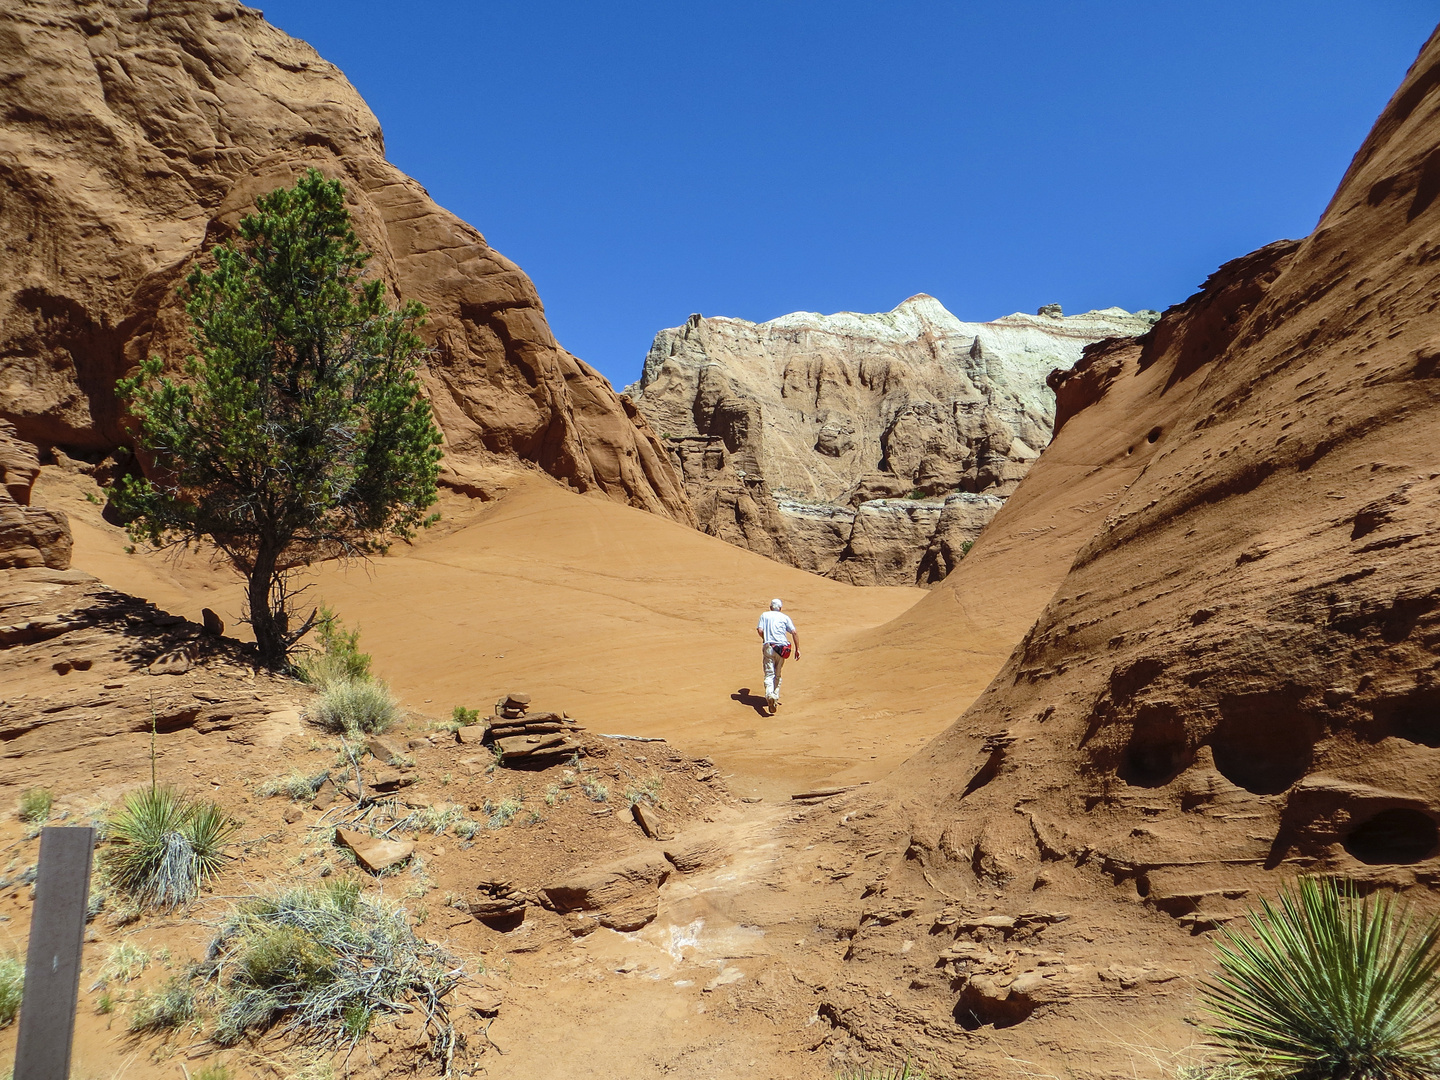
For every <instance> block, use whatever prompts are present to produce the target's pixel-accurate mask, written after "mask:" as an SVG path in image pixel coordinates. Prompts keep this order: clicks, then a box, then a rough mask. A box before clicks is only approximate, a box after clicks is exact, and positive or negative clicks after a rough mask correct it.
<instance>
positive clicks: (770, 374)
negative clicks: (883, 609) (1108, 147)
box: [625, 294, 1157, 584]
mask: <svg viewBox="0 0 1440 1080" xmlns="http://www.w3.org/2000/svg"><path fill="white" fill-rule="evenodd" d="M1042 310H1043V311H1044V312H1045V313H1044V314H1037V315H1020V314H1016V315H1008V316H1006V317H1005V318H1003V319H997V320H995V321H994V322H985V323H969V322H962V321H961V320H959V319H957V318H956V317H955V316H954V315H952V314H951V313H950V312H949V311H947V310H946V309H945V307H944V306H943V305H942V304H941V303H940V302H939V301H938V300H936V299H935V298H934V297H931V296H925V295H923V294H922V295H920V296H913V297H911V298H910V299H909V300H906V301H905V302H904V303H903V304H901V305H900V306H899V307H897V308H896V309H895V310H894V311H891V312H887V313H884V314H878V315H861V314H856V313H853V312H840V313H839V314H835V315H819V314H816V313H813V312H796V313H795V314H792V315H784V316H781V317H780V318H778V319H772V320H771V321H769V322H764V323H752V322H748V321H746V320H744V319H726V318H708V319H707V318H702V317H701V316H699V315H692V316H691V317H690V319H689V320H688V321H687V322H686V323H685V325H684V326H680V327H675V328H673V329H669V330H662V331H660V333H659V334H657V335H656V336H655V341H654V344H653V345H652V346H651V348H650V352H649V354H648V355H647V356H646V358H645V367H644V371H643V372H642V374H641V376H640V380H639V381H638V382H636V383H635V384H633V385H632V386H630V387H628V388H627V389H626V391H625V393H626V394H628V395H629V396H630V397H631V398H632V399H633V400H634V402H635V404H636V405H637V406H638V407H639V409H640V411H641V412H642V413H643V414H644V415H645V417H646V419H647V420H649V421H650V424H651V426H652V427H653V428H654V429H655V430H656V431H658V432H660V433H661V435H662V437H663V440H664V441H665V442H666V443H667V445H668V446H669V448H670V452H671V455H672V457H673V458H674V459H675V461H676V463H677V464H678V465H679V466H680V468H681V470H682V472H683V474H684V477H685V483H686V488H687V491H688V493H689V495H690V499H691V502H692V504H693V505H694V507H695V511H696V515H697V517H698V519H699V521H700V524H701V528H703V529H705V530H706V531H707V532H710V533H712V534H714V535H717V536H720V537H723V538H724V539H727V540H730V541H732V542H734V543H737V544H740V545H741V546H743V547H747V548H750V549H751V550H754V551H758V552H760V553H761V554H764V555H768V556H770V557H772V558H776V559H779V560H781V561H784V562H788V563H792V564H793V565H796V566H800V567H802V568H804V569H807V570H812V571H814V572H816V573H821V574H827V575H829V576H831V577H835V578H838V579H840V580H845V581H853V582H856V583H867V584H901V583H904V584H909V583H912V582H915V581H916V580H920V581H922V582H926V581H934V580H938V579H939V577H943V576H944V573H946V572H948V571H949V569H950V568H951V567H952V566H953V560H954V559H956V558H958V557H959V546H960V544H962V543H963V542H964V540H965V539H970V540H973V539H974V536H975V535H977V534H978V532H979V530H980V528H982V527H983V526H984V524H985V522H986V521H988V520H989V519H990V517H993V516H994V512H995V510H997V509H998V508H999V506H1000V504H1001V501H1002V499H1003V497H1004V496H1005V495H1007V494H1009V493H1010V492H1011V491H1013V490H1014V488H1015V485H1016V484H1018V483H1019V481H1020V478H1021V477H1022V476H1024V475H1025V473H1026V471H1027V470H1028V469H1029V467H1030V463H1031V462H1032V461H1034V460H1035V458H1036V457H1038V456H1039V453H1040V451H1041V450H1042V449H1043V448H1044V447H1045V445H1046V444H1047V443H1048V442H1049V441H1050V433H1051V428H1052V426H1053V423H1054V418H1055V399H1054V395H1053V394H1052V393H1051V391H1050V390H1049V388H1048V387H1047V386H1046V385H1045V378H1046V376H1047V375H1048V374H1049V373H1050V372H1051V371H1052V370H1054V369H1055V368H1069V367H1071V366H1072V365H1073V364H1074V363H1075V361H1076V360H1078V359H1079V358H1080V354H1081V351H1082V350H1083V349H1084V347H1085V346H1086V345H1088V344H1090V343H1092V342H1095V341H1100V340H1103V339H1105V338H1111V337H1130V336H1134V335H1137V334H1141V333H1144V332H1145V331H1146V330H1148V329H1149V328H1150V326H1151V325H1152V324H1153V322H1154V321H1155V318H1156V317H1157V316H1156V314H1155V313H1154V312H1140V313H1138V314H1131V313H1130V312H1127V311H1124V310H1122V309H1120V308H1107V309H1105V310H1104V311H1091V312H1087V313H1085V314H1084V315H1073V316H1069V317H1066V316H1062V315H1061V314H1060V313H1059V309H1058V307H1055V306H1051V307H1047V308H1045V309H1042ZM957 495H964V496H968V497H969V500H968V501H967V500H966V499H956V498H955V496H957ZM981 495H983V496H986V498H984V499H979V500H976V499H975V498H974V497H975V496H981ZM952 504H953V505H952ZM942 520H944V521H945V522H946V525H945V526H944V529H943V530H942V531H943V532H944V534H945V535H944V537H942V538H938V539H937V529H940V528H941V522H942ZM947 545H948V546H947ZM932 549H933V550H932ZM927 553H929V555H928V557H927Z"/></svg>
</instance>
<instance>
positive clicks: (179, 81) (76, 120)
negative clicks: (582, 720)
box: [0, 0, 693, 522]
mask: <svg viewBox="0 0 1440 1080" xmlns="http://www.w3.org/2000/svg"><path fill="white" fill-rule="evenodd" d="M0 107H3V110H4V120H3V123H0V235H3V237H4V239H5V243H4V245H3V246H0V417H3V418H6V419H9V420H11V421H12V422H13V423H14V424H15V426H16V428H17V429H18V431H19V434H20V436H21V438H24V439H27V440H29V441H31V442H34V443H37V444H40V445H46V444H50V445H60V446H64V447H68V448H70V449H71V450H86V451H92V452H95V453H101V454H103V453H104V452H107V451H111V450H113V449H115V448H116V447H118V446H120V445H122V444H124V443H125V441H126V434H125V430H124V425H123V422H122V419H123V418H122V416H121V414H120V410H119V408H118V405H117V403H116V400H115V397H114V393H113V387H114V383H115V380H116V378H117V377H119V376H121V375H123V374H125V373H126V372H127V371H129V370H131V369H132V368H133V367H134V366H135V364H136V363H137V362H138V361H139V360H140V359H141V358H142V357H143V356H144V355H146V354H147V353H152V352H153V353H160V354H161V355H163V356H165V357H167V358H168V359H172V360H179V359H180V358H182V357H183V356H184V355H185V352H186V351H187V349H188V347H189V343H188V340H187V337H186V332H185V326H184V319H183V313H182V312H181V311H180V309H179V306H178V302H177V300H176V297H175V286H176V285H177V284H178V283H179V282H180V281H181V280H182V279H183V277H184V275H185V273H186V272H187V271H188V269H189V267H190V265H191V263H192V261H193V260H194V259H195V258H196V257H197V256H198V255H199V254H201V253H202V252H203V251H205V250H208V248H209V247H210V246H211V245H213V244H214V243H215V242H217V241H218V240H220V239H223V238H224V237H225V235H226V234H227V232H228V230H230V229H232V228H233V226H234V224H235V222H237V221H238V219H239V217H240V216H241V215H242V214H243V213H245V212H246V211H247V210H248V209H249V208H250V207H251V205H252V203H253V200H254V197H255V196H256V195H257V194H259V193H262V192H264V191H267V190H269V189H271V188H274V187H277V186H279V185H282V184H286V183H289V182H291V181H292V180H293V178H294V177H295V176H296V175H297V174H298V173H299V172H300V171H302V170H303V169H304V168H306V167H308V166H312V165H313V166H315V167H317V168H319V169H320V170H321V171H322V172H325V173H326V174H327V175H330V176H335V177H339V178H340V179H341V180H343V181H344V182H345V185H346V187H347V189H348V191H349V192H350V197H351V211H352V213H353V215H354V218H355V223H356V228H357V231H358V232H359V234H360V237H361V239H362V241H363V242H364V243H365V244H366V245H367V246H368V247H369V248H370V249H371V250H372V251H374V252H375V255H376V257H375V259H374V260H372V262H371V272H372V273H375V274H377V275H379V276H380V277H382V278H384V279H385V280H386V282H387V283H388V284H389V285H390V286H391V287H392V288H393V290H394V291H395V292H396V293H397V294H398V295H400V296H402V297H404V298H406V299H415V300H419V301H421V302H423V303H424V304H425V305H426V306H427V307H428V308H429V309H430V324H429V327H428V328H427V330H426V333H427V334H428V335H429V337H430V339H431V340H432V341H433V344H434V347H435V348H434V353H433V355H432V357H431V359H430V361H429V364H428V366H427V369H426V371H425V374H424V381H425V386H426V389H427V390H428V392H429V394H430V397H431V400H432V401H433V403H434V407H435V413H436V417H437V419H438V421H439V423H440V426H441V428H442V429H443V431H444V434H445V440H446V452H447V459H446V465H447V471H446V474H445V478H446V479H448V480H449V481H450V482H451V483H453V484H455V485H456V486H458V487H461V488H462V489H463V488H465V487H467V486H468V484H467V476H468V475H469V473H470V472H471V471H472V470H473V469H474V468H475V467H476V466H478V465H482V464H484V463H486V462H491V461H501V462H504V461H510V462H513V461H515V460H517V459H518V460H520V461H524V462H530V463H533V464H535V465H537V466H539V467H540V468H542V469H544V470H545V471H546V472H548V473H550V474H551V475H552V476H555V477H557V478H559V479H560V480H563V481H564V482H566V483H568V484H569V485H570V486H572V487H574V488H575V489H577V490H579V491H599V492H603V493H605V494H606V495H609V496H610V497H612V498H615V499H618V500H620V501H622V502H626V503H629V504H630V505H633V506H638V507H643V508H645V509H647V510H651V511H653V512H655V513H659V514H664V515H667V516H670V517H674V518H677V519H678V520H681V521H687V522H689V521H692V520H693V517H692V515H691V513H690V510H689V507H688V504H687V503H686V500H685V495H684V491H683V487H682V485H681V484H680V481H679V479H678V477H677V476H676V475H675V472H674V470H673V468H672V466H671V465H670V463H669V461H668V458H667V456H666V454H665V453H664V451H663V450H662V449H660V447H659V445H658V443H657V441H656V439H655V437H654V436H653V435H652V433H651V432H650V430H649V428H648V427H647V426H646V424H645V422H644V421H643V420H642V419H640V418H639V416H638V414H637V413H636V412H635V410H634V408H633V406H630V405H629V404H628V403H627V402H624V401H622V400H621V399H620V398H618V397H617V396H616V394H615V393H614V392H613V391H612V390H611V388H610V386H609V384H608V383H607V382H606V381H605V380H604V379H603V378H602V377H601V376H600V375H599V374H598V373H597V372H595V371H594V370H593V369H592V368H590V367H589V366H587V365H586V364H585V363H584V362H583V361H581V360H578V359H577V358H575V357H574V356H571V355H570V354H569V353H568V352H566V351H565V350H564V349H562V348H561V347H560V346H559V345H558V344H557V343H556V341H555V338H554V336H553V335H552V334H551V332H550V329H549V326H548V325H547V324H546V321H545V314H544V309H543V307H542V305H541V303H540V299H539V297H538V296H537V295H536V292H535V287H534V285H533V284H532V283H531V282H530V279H529V278H527V277H526V276H525V274H524V273H523V272H522V271H521V270H520V269H519V268H518V267H517V266H515V264H514V263H512V262H510V261H509V260H508V259H506V258H505V257H504V256H503V255H501V254H500V253H499V252H496V251H495V250H493V249H492V248H491V247H490V246H489V245H488V244H486V242H485V238H484V237H483V236H481V235H480V233H479V232H478V231H477V230H475V229H474V228H472V227H471V226H469V225H467V224H466V223H465V222H463V221H460V220H459V219H458V218H456V217H455V216H454V215H452V214H449V213H447V212H446V211H445V210H443V209H442V208H440V207H439V206H437V205H436V204H435V203H434V202H433V201H432V200H431V199H430V197H429V196H428V195H427V194H426V192H425V190H424V188H422V187H421V186H420V185H419V184H417V183H416V182H415V181H414V180H412V179H410V178H409V177H407V176H405V175H404V174H403V173H401V172H400V171H399V170H398V169H396V168H395V167H394V166H393V165H391V164H389V163H388V162H387V161H386V160H385V156H384V142H383V138H382V135H381V132H380V126H379V123H378V122H377V121H376V119H375V117H374V115H373V114H372V113H371V112H370V110H369V108H368V107H367V106H366V105H365V103H364V101H362V100H361V98H360V96H359V95H358V94H357V93H356V92H355V90H354V88H353V87H351V86H350V84H349V83H348V82H346V81H345V78H344V76H343V75H342V74H341V73H340V72H339V71H338V70H337V69H336V68H335V67H334V66H333V65H331V64H329V63H326V62H325V61H324V60H322V59H321V58H320V57H319V56H318V55H317V54H316V53H315V51H314V50H313V49H311V48H310V46H308V45H306V44H305V43H304V42H301V41H297V40H295V39H293V38H290V37H288V36H287V35H285V34H284V33H282V32H280V31H279V30H277V29H275V28H274V27H272V26H270V25H268V24H267V23H266V22H265V21H264V19H263V18H262V16H261V15H260V13H259V12H258V11H255V10H253V9H250V8H246V7H243V6H241V5H237V4H234V3H227V2H222V0H186V2H183V3H181V2H167V0H154V2H150V3H141V2H130V0H103V2H94V3H83V4H75V3H68V2H62V0H18V2H16V3H13V4H9V5H6V6H5V8H4V10H3V11H0Z"/></svg>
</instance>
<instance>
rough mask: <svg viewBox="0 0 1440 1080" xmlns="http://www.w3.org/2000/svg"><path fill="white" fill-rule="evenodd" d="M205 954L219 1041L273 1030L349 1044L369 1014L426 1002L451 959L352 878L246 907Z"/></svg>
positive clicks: (446, 976) (443, 980)
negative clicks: (212, 960)
mask: <svg viewBox="0 0 1440 1080" xmlns="http://www.w3.org/2000/svg"><path fill="white" fill-rule="evenodd" d="M211 952H212V954H213V955H215V956H216V958H217V960H218V961H219V962H218V963H217V964H216V965H215V967H214V968H213V974H212V975H211V976H209V977H211V978H214V979H215V980H216V981H217V983H218V984H219V986H218V991H219V993H218V997H219V1002H220V1007H219V1012H218V1014H217V1016H216V1022H215V1033H214V1036H213V1037H214V1040H215V1041H216V1042H217V1043H219V1044H221V1045H234V1044H235V1043H237V1042H239V1041H240V1040H241V1039H243V1038H244V1037H245V1036H246V1034H247V1033H258V1032H263V1031H266V1030H269V1029H271V1028H274V1027H276V1026H277V1025H280V1026H282V1030H284V1031H286V1032H289V1033H292V1034H295V1035H297V1036H299V1037H303V1038H307V1039H318V1040H320V1041H322V1042H323V1041H328V1042H330V1043H335V1044H339V1043H344V1042H352V1043H353V1042H354V1040H355V1039H357V1038H359V1037H360V1036H361V1035H362V1034H364V1032H365V1031H366V1030H368V1027H369V1023H370V1020H369V1017H370V1016H371V1015H372V1014H374V1013H376V1012H380V1011H387V1012H388V1011H399V1010H400V1009H402V1008H405V1007H406V1006H405V1002H406V1001H407V1000H408V1001H411V1002H417V1003H420V1002H425V1003H428V1002H433V1001H434V1000H435V999H436V998H438V997H439V996H441V995H442V994H443V993H444V991H445V990H446V989H448V985H449V981H450V980H451V979H452V978H453V976H452V974H451V973H450V972H451V969H452V968H453V962H452V960H451V958H450V957H449V956H448V955H447V954H445V953H444V952H443V951H442V950H441V949H440V948H439V947H438V946H435V945H430V944H428V943H426V942H422V941H420V940H419V939H418V938H416V937H415V934H414V931H413V930H412V929H411V926H410V919H409V917H408V915H407V914H406V912H405V910H404V909H403V908H399V907H394V906H391V905H387V904H386V903H384V902H383V901H381V900H372V899H370V898H368V897H365V896H363V895H361V892H360V885H359V882H358V881H356V880H355V879H353V878H340V879H337V880H335V881H330V882H326V883H324V884H321V885H310V886H302V887H299V888H293V889H286V890H283V891H280V892H277V893H273V894H271V895H269V896H265V897H259V898H256V899H254V900H249V901H246V902H244V903H243V904H241V905H240V906H239V907H238V908H237V909H236V910H235V912H234V914H233V915H231V917H230V918H229V919H228V920H227V921H226V923H225V925H224V926H223V927H222V928H221V930H220V934H219V936H218V937H217V938H216V939H215V941H214V942H213V943H212V945H211ZM410 1007H413V1006H410Z"/></svg>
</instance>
